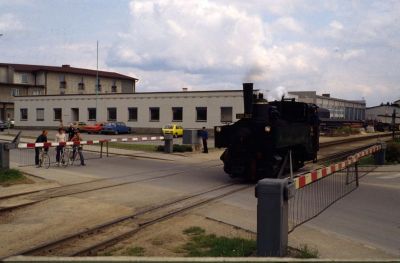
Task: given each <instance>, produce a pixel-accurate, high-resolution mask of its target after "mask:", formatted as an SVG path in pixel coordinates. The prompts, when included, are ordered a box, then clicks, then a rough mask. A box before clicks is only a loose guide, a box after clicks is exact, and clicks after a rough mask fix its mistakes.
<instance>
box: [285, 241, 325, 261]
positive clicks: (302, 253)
mask: <svg viewBox="0 0 400 263" xmlns="http://www.w3.org/2000/svg"><path fill="white" fill-rule="evenodd" d="M289 254H290V255H291V256H292V257H294V258H318V256H319V252H318V250H317V249H315V248H311V247H309V246H307V245H306V244H303V245H300V247H299V248H296V249H292V250H290V251H289Z"/></svg>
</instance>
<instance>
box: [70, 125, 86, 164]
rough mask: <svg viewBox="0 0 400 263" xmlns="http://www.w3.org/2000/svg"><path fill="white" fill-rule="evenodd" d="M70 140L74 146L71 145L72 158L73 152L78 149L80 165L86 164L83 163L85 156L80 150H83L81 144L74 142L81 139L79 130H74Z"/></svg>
mask: <svg viewBox="0 0 400 263" xmlns="http://www.w3.org/2000/svg"><path fill="white" fill-rule="evenodd" d="M71 141H73V142H74V146H72V147H73V150H72V156H73V158H75V154H76V152H77V151H78V154H79V157H80V159H81V165H82V166H85V165H86V164H85V158H84V157H83V153H82V150H83V149H82V145H80V144H78V145H75V142H80V141H82V136H81V133H80V132H79V130H77V131H76V132H75V135H74V136H73V137H72V139H71Z"/></svg>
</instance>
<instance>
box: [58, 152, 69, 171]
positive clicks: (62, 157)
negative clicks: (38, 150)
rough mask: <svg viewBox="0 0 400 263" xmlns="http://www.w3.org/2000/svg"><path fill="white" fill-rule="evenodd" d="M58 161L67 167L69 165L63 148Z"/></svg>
mask: <svg viewBox="0 0 400 263" xmlns="http://www.w3.org/2000/svg"><path fill="white" fill-rule="evenodd" d="M60 162H61V165H62V166H63V167H67V166H68V165H69V158H68V153H67V152H66V151H65V150H64V151H63V152H62V154H61V156H60Z"/></svg>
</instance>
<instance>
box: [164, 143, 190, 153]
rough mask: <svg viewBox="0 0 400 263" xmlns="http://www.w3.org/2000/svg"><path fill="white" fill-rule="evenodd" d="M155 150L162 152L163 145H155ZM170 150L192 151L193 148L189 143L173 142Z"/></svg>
mask: <svg viewBox="0 0 400 263" xmlns="http://www.w3.org/2000/svg"><path fill="white" fill-rule="evenodd" d="M157 151H158V152H163V151H164V145H159V146H157ZM172 151H173V152H181V153H182V152H191V151H193V148H192V146H191V145H180V144H174V145H173V146H172Z"/></svg>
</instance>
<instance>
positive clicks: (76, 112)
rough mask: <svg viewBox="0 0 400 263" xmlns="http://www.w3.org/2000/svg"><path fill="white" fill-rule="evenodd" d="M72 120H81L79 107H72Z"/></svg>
mask: <svg viewBox="0 0 400 263" xmlns="http://www.w3.org/2000/svg"><path fill="white" fill-rule="evenodd" d="M71 121H79V108H72V109H71Z"/></svg>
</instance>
